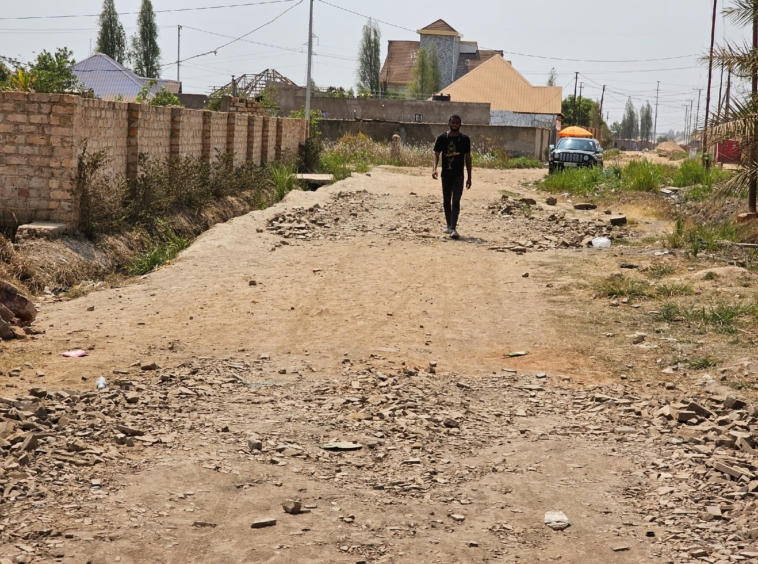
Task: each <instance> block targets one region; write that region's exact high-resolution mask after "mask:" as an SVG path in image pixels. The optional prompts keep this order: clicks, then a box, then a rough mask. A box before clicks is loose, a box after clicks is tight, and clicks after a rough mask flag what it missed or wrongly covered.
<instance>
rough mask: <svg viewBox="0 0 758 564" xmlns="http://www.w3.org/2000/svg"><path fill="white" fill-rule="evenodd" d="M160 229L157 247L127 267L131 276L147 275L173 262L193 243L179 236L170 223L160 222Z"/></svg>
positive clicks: (138, 257) (137, 257)
mask: <svg viewBox="0 0 758 564" xmlns="http://www.w3.org/2000/svg"><path fill="white" fill-rule="evenodd" d="M158 228H159V231H160V234H159V235H158V236H157V237H156V242H155V245H154V246H153V247H152V248H150V249H148V250H146V251H143V252H141V253H138V254H137V256H136V257H134V259H133V260H132V263H131V264H130V265H129V266H128V267H127V271H128V272H129V274H132V275H134V276H141V275H143V274H147V273H148V272H150V271H152V270H155V269H156V268H158V267H159V266H161V265H162V264H165V263H167V262H168V261H170V260H172V259H173V258H174V257H176V255H178V254H179V253H180V252H181V251H183V250H184V249H186V248H187V247H189V246H190V243H191V241H190V240H189V239H188V238H187V237H182V236H180V235H177V234H176V233H175V232H174V231H173V230H172V229H171V228H170V227H169V226H168V223H166V222H163V221H159V222H158Z"/></svg>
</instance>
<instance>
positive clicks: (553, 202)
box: [545, 196, 558, 206]
mask: <svg viewBox="0 0 758 564" xmlns="http://www.w3.org/2000/svg"><path fill="white" fill-rule="evenodd" d="M545 203H546V204H547V205H548V206H554V205H556V204H557V203H558V198H554V197H553V196H548V197H547V198H546V199H545Z"/></svg>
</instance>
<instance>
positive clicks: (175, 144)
mask: <svg viewBox="0 0 758 564" xmlns="http://www.w3.org/2000/svg"><path fill="white" fill-rule="evenodd" d="M181 135H182V108H171V148H170V150H169V157H170V158H172V159H174V158H176V157H178V156H179V152H180V149H181Z"/></svg>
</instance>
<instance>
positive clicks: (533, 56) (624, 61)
mask: <svg viewBox="0 0 758 564" xmlns="http://www.w3.org/2000/svg"><path fill="white" fill-rule="evenodd" d="M320 1H322V2H323V0H320ZM503 53H505V54H506V55H518V56H519V57H530V58H532V59H546V60H548V61H567V62H570V63H652V62H655V61H673V60H676V59H691V58H692V57H697V56H698V55H697V54H695V55H680V56H678V57H662V58H660V59H627V60H621V61H610V60H598V59H561V58H559V57H544V56H542V55H527V54H526V53H516V52H514V51H503Z"/></svg>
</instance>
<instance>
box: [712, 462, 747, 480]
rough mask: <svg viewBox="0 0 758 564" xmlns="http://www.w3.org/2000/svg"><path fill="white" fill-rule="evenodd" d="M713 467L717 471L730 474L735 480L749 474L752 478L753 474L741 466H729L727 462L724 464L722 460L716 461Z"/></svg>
mask: <svg viewBox="0 0 758 564" xmlns="http://www.w3.org/2000/svg"><path fill="white" fill-rule="evenodd" d="M713 468H714V470H716V471H717V472H721V473H723V474H728V475H729V476H731V477H732V478H734V479H735V480H739V479H740V478H741V477H742V476H747V477H748V478H752V477H753V475H752V474H751V473H750V471H748V470H743V469H740V468H733V467H731V466H727V465H726V464H723V463H722V462H714V463H713Z"/></svg>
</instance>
